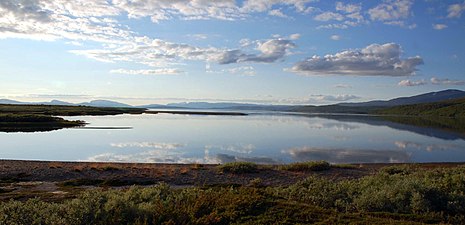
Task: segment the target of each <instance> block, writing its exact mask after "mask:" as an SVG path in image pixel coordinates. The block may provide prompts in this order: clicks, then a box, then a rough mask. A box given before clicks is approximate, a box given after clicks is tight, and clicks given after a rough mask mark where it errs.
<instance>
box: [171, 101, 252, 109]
mask: <svg viewBox="0 0 465 225" xmlns="http://www.w3.org/2000/svg"><path fill="white" fill-rule="evenodd" d="M250 105H253V104H243V103H229V102H217V103H211V102H180V103H170V104H167V106H171V107H179V108H189V109H224V108H231V107H236V106H250Z"/></svg>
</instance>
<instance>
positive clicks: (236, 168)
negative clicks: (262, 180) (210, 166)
mask: <svg viewBox="0 0 465 225" xmlns="http://www.w3.org/2000/svg"><path fill="white" fill-rule="evenodd" d="M218 170H219V171H221V172H225V173H234V174H244V173H256V172H257V171H258V165H257V164H255V163H251V162H230V163H225V164H222V165H219V166H218Z"/></svg>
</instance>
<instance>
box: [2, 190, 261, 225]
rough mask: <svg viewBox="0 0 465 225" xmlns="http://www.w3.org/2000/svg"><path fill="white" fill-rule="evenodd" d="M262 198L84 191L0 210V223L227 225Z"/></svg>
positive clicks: (232, 193)
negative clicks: (73, 196)
mask: <svg viewBox="0 0 465 225" xmlns="http://www.w3.org/2000/svg"><path fill="white" fill-rule="evenodd" d="M264 204H265V197H264V195H263V194H262V193H260V192H259V191H258V190H257V189H252V188H238V189H234V188H218V189H206V190H203V189H199V188H187V189H182V190H174V189H171V188H170V187H169V186H168V185H166V184H160V185H157V186H155V187H151V188H138V187H132V188H130V189H128V190H124V191H122V190H109V191H96V190H93V191H87V192H84V193H83V194H81V195H80V196H79V197H78V198H76V199H73V200H70V201H65V202H63V203H47V202H43V201H41V200H39V199H31V200H28V201H26V202H19V201H9V202H6V203H3V204H1V205H0V224H31V225H32V224H53V225H60V224H69V225H73V224H76V225H78V224H230V223H232V222H235V221H239V220H240V219H241V218H243V217H244V218H245V216H246V215H254V214H256V213H258V212H259V211H260V210H261V209H262V207H263V206H264Z"/></svg>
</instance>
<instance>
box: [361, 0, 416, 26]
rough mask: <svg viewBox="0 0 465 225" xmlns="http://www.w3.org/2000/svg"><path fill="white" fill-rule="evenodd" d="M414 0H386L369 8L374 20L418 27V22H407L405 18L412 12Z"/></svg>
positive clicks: (394, 24) (369, 13) (388, 23)
mask: <svg viewBox="0 0 465 225" xmlns="http://www.w3.org/2000/svg"><path fill="white" fill-rule="evenodd" d="M412 5H413V0H384V1H383V3H381V4H379V5H377V6H376V7H374V8H371V9H369V10H368V15H369V16H370V19H371V20H373V21H381V22H383V23H384V24H387V25H393V26H400V27H404V28H408V29H413V28H416V26H417V25H416V24H407V23H406V22H405V19H407V18H408V17H410V15H411V14H412V12H411V9H412Z"/></svg>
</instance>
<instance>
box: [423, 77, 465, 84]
mask: <svg viewBox="0 0 465 225" xmlns="http://www.w3.org/2000/svg"><path fill="white" fill-rule="evenodd" d="M431 83H432V84H434V85H465V81H464V80H450V79H447V78H444V79H440V78H436V77H432V78H431Z"/></svg>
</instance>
